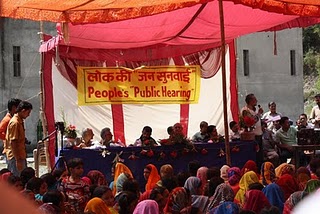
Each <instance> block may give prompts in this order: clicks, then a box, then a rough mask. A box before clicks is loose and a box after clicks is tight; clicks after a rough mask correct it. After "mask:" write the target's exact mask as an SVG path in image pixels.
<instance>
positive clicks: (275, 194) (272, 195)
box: [262, 183, 285, 213]
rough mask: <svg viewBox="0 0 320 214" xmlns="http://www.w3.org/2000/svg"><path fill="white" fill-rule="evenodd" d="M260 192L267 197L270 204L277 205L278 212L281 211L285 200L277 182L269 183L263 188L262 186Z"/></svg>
mask: <svg viewBox="0 0 320 214" xmlns="http://www.w3.org/2000/svg"><path fill="white" fill-rule="evenodd" d="M262 192H263V194H264V195H265V196H266V197H267V198H268V200H269V202H270V204H271V205H273V206H276V207H278V209H279V210H280V213H282V211H283V204H284V202H285V200H284V195H283V192H282V190H281V188H280V187H279V186H278V184H276V183H272V184H269V185H267V186H266V187H265V188H263V190H262Z"/></svg>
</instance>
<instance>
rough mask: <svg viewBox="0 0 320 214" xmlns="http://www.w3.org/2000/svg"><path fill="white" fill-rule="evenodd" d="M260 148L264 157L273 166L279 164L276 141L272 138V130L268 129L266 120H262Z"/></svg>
mask: <svg viewBox="0 0 320 214" xmlns="http://www.w3.org/2000/svg"><path fill="white" fill-rule="evenodd" d="M261 128H262V132H263V134H262V145H263V146H262V148H263V156H264V159H266V160H267V161H270V162H271V163H272V164H273V165H274V166H275V167H276V166H278V165H279V154H278V148H277V147H276V142H275V141H274V140H273V137H272V135H273V132H272V131H271V130H269V129H268V125H267V123H266V122H262V124H261Z"/></svg>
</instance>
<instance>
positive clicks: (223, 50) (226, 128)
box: [219, 0, 231, 166]
mask: <svg viewBox="0 0 320 214" xmlns="http://www.w3.org/2000/svg"><path fill="white" fill-rule="evenodd" d="M219 14H220V33H221V54H222V56H221V57H222V58H221V59H222V62H221V68H222V96H223V119H224V133H225V134H224V138H225V150H226V162H227V164H228V165H229V166H231V157H230V143H229V126H228V112H227V89H226V88H227V86H226V85H227V83H226V41H225V33H224V16H223V2H222V0H219Z"/></svg>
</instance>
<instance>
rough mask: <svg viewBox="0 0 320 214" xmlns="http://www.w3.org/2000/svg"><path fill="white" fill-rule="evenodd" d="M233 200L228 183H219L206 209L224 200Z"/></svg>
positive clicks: (232, 193)
mask: <svg viewBox="0 0 320 214" xmlns="http://www.w3.org/2000/svg"><path fill="white" fill-rule="evenodd" d="M233 200H234V192H233V190H232V188H231V187H230V186H229V185H228V184H225V183H223V184H220V185H219V186H217V188H216V191H215V192H214V195H213V196H212V200H211V202H210V204H209V206H208V209H207V210H208V211H210V210H211V209H213V208H215V207H217V206H219V204H221V203H223V202H225V201H231V202H232V201H233Z"/></svg>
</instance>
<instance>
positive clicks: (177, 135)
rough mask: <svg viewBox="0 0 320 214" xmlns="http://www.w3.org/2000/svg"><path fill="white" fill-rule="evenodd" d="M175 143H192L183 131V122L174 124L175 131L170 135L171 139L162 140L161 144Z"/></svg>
mask: <svg viewBox="0 0 320 214" xmlns="http://www.w3.org/2000/svg"><path fill="white" fill-rule="evenodd" d="M175 144H185V145H190V144H191V142H190V140H189V139H187V137H186V136H185V135H184V133H183V127H182V125H181V123H176V124H174V125H173V131H172V133H171V135H170V136H169V139H167V140H165V141H161V145H175ZM191 145H192V144H191ZM191 147H193V146H191Z"/></svg>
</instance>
